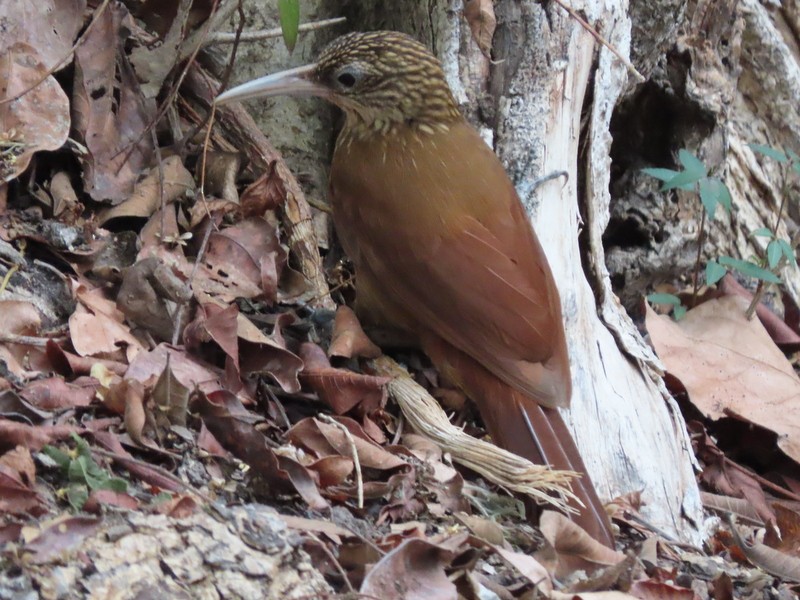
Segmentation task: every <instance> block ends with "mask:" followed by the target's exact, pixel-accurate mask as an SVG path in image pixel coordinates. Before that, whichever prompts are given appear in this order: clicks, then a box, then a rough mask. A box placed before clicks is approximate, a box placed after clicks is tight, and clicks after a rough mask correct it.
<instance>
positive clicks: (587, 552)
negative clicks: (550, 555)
mask: <svg viewBox="0 0 800 600" xmlns="http://www.w3.org/2000/svg"><path fill="white" fill-rule="evenodd" d="M539 528H540V529H541V531H542V535H543V536H544V538H545V540H547V542H548V543H549V544H550V546H551V547H552V549H553V550H555V553H556V565H555V572H554V575H555V577H559V578H560V577H563V576H565V575H568V574H569V573H573V572H574V571H577V570H579V569H580V570H584V571H592V570H594V569H597V568H598V567H604V566H609V565H615V564H617V563H619V562H621V561H623V560H625V555H624V554H622V553H621V552H617V551H616V550H612V549H611V548H608V547H606V546H604V545H603V544H601V543H600V542H598V541H597V540H595V539H594V538H592V537H591V536H590V535H589V534H588V533H586V531H584V530H583V529H582V528H580V527H579V526H578V525H576V524H575V523H573V522H572V521H570V520H569V519H568V518H567V517H565V516H564V515H562V514H561V513H558V512H555V511H552V510H546V511H544V512H542V516H541V517H540V519H539Z"/></svg>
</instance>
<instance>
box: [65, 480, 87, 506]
mask: <svg viewBox="0 0 800 600" xmlns="http://www.w3.org/2000/svg"><path fill="white" fill-rule="evenodd" d="M88 499H89V490H88V489H87V488H86V486H85V485H71V486H69V487H68V488H67V501H68V502H69V505H70V506H71V507H72V508H74V509H75V510H76V511H77V510H80V509H82V508H83V505H84V504H86V501H87V500H88Z"/></svg>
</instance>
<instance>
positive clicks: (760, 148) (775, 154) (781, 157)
mask: <svg viewBox="0 0 800 600" xmlns="http://www.w3.org/2000/svg"><path fill="white" fill-rule="evenodd" d="M747 145H748V146H750V149H751V150H752V151H753V152H758V153H759V154H763V155H764V156H766V157H768V158H771V159H772V160H777V161H778V162H779V163H785V162H786V161H787V160H789V159H788V158H786V155H785V154H784V153H783V152H781V151H780V150H776V149H775V148H773V147H772V146H765V145H764V144H747Z"/></svg>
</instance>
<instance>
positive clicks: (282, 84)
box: [214, 64, 330, 104]
mask: <svg viewBox="0 0 800 600" xmlns="http://www.w3.org/2000/svg"><path fill="white" fill-rule="evenodd" d="M316 68H317V65H316V64H310V65H305V66H303V67H297V68H295V69H289V70H288V71H281V72H280V73H273V74H272V75H267V76H266V77H259V78H258V79H254V80H253V81H248V82H247V83H243V84H242V85H238V86H236V87H235V88H233V89H230V90H228V91H227V92H225V93H223V94H220V95H219V96H217V99H216V100H215V101H214V102H215V103H216V104H227V103H228V102H234V101H236V100H247V99H248V98H266V97H269V96H326V95H327V94H328V93H329V92H330V90H328V88H326V87H325V86H323V85H321V84H320V83H317V82H316V81H314V80H313V78H312V76H313V74H314V72H315V70H316Z"/></svg>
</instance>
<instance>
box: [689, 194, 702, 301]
mask: <svg viewBox="0 0 800 600" xmlns="http://www.w3.org/2000/svg"><path fill="white" fill-rule="evenodd" d="M705 233H706V211H705V209H703V211H702V212H701V213H700V233H698V234H697V258H696V259H695V262H694V281H693V283H692V288H693V289H692V306H691V308H694V307H695V305H696V304H697V288H698V284H699V279H700V255H701V253H702V251H703V241H704V240H705Z"/></svg>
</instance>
